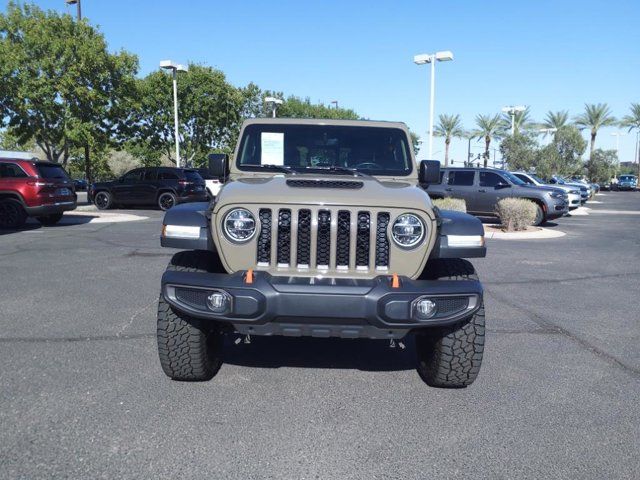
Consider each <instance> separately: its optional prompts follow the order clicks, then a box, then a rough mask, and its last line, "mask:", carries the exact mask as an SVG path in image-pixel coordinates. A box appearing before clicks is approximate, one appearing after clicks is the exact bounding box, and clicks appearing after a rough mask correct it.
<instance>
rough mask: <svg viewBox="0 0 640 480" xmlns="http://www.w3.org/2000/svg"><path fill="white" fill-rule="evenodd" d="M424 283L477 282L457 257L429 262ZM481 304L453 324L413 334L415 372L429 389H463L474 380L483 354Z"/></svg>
mask: <svg viewBox="0 0 640 480" xmlns="http://www.w3.org/2000/svg"><path fill="white" fill-rule="evenodd" d="M420 278H422V279H425V280H444V281H459V280H478V275H477V274H476V272H475V269H474V268H473V265H472V264H471V263H470V262H468V261H467V260H463V259H460V258H450V259H437V260H430V261H429V262H428V263H427V266H426V267H425V271H424V273H423V274H422V275H421V277H420ZM484 335H485V322H484V305H482V304H481V305H480V308H479V309H478V310H477V311H476V312H475V313H474V314H473V315H471V316H469V317H467V318H465V319H463V320H460V321H459V322H457V323H455V324H454V325H450V326H447V327H441V328H433V329H428V330H424V331H423V332H419V333H417V334H416V352H417V354H418V367H417V370H418V373H419V374H420V377H422V379H423V380H424V381H425V382H426V383H427V385H430V386H432V387H443V388H463V387H467V386H469V385H471V384H472V383H473V382H474V381H475V379H476V378H477V377H478V373H479V372H480V366H481V365H482V356H483V354H484Z"/></svg>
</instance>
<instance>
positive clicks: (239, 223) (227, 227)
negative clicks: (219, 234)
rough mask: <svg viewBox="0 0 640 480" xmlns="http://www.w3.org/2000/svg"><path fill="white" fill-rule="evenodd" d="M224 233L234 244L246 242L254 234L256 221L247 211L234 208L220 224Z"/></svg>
mask: <svg viewBox="0 0 640 480" xmlns="http://www.w3.org/2000/svg"><path fill="white" fill-rule="evenodd" d="M222 225H223V228H224V233H225V234H226V235H227V237H228V238H229V239H230V240H233V241H234V242H246V241H247V240H249V239H251V237H253V235H254V233H256V221H255V219H254V218H253V215H252V214H251V212H250V211H249V210H245V209H244V208H236V209H235V210H231V211H230V212H229V213H227V216H226V217H224V221H223V222H222Z"/></svg>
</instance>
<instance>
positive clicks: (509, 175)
mask: <svg viewBox="0 0 640 480" xmlns="http://www.w3.org/2000/svg"><path fill="white" fill-rule="evenodd" d="M500 173H501V174H502V175H503V176H505V177H507V178H508V179H509V181H510V182H511V183H513V184H515V185H526V183H525V182H523V181H522V180H520V179H519V178H518V177H516V176H515V175H514V174H513V173H511V172H500Z"/></svg>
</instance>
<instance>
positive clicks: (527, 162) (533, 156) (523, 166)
mask: <svg viewBox="0 0 640 480" xmlns="http://www.w3.org/2000/svg"><path fill="white" fill-rule="evenodd" d="M500 154H501V155H502V160H503V161H504V162H505V163H506V164H507V165H508V166H509V169H511V170H525V171H528V170H532V169H534V168H536V163H537V160H538V158H539V157H538V142H536V140H535V138H534V137H533V136H532V135H514V136H511V135H509V136H508V137H506V138H505V139H504V140H502V142H501V143H500Z"/></svg>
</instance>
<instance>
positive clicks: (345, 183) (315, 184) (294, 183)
mask: <svg viewBox="0 0 640 480" xmlns="http://www.w3.org/2000/svg"><path fill="white" fill-rule="evenodd" d="M287 185H288V186H289V187H294V188H340V189H348V190H357V189H359V188H362V187H363V186H364V183H362V182H355V181H350V180H314V179H300V180H293V179H291V180H287Z"/></svg>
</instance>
